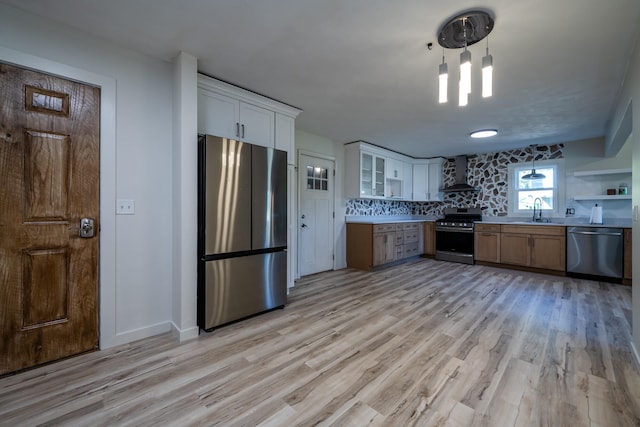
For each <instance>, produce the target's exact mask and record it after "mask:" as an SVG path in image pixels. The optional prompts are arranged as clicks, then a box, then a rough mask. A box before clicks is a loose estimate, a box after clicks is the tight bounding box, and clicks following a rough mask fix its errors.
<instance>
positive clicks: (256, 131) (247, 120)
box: [240, 102, 275, 148]
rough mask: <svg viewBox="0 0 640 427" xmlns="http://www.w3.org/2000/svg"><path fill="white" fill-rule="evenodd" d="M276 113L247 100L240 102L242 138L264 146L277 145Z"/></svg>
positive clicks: (272, 146)
mask: <svg viewBox="0 0 640 427" xmlns="http://www.w3.org/2000/svg"><path fill="white" fill-rule="evenodd" d="M274 122H275V113H274V112H273V111H269V110H267V109H265V108H262V107H257V106H255V105H252V104H247V103H245V102H241V103H240V139H242V140H243V141H246V142H249V143H251V144H256V145H262V146H263V147H270V148H274V147H275V143H274V141H275V130H274Z"/></svg>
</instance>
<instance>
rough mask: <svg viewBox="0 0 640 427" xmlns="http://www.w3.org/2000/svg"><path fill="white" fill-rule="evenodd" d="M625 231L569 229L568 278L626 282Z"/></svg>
mask: <svg viewBox="0 0 640 427" xmlns="http://www.w3.org/2000/svg"><path fill="white" fill-rule="evenodd" d="M622 244H623V233H622V229H621V228H604V227H568V228H567V274H568V275H588V276H600V277H609V278H614V279H621V278H622V250H623V249H622Z"/></svg>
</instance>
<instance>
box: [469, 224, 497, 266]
mask: <svg viewBox="0 0 640 427" xmlns="http://www.w3.org/2000/svg"><path fill="white" fill-rule="evenodd" d="M474 245H475V248H474V254H473V257H474V259H475V260H476V261H486V262H495V263H499V262H500V233H494V232H487V231H476V232H475V239H474Z"/></svg>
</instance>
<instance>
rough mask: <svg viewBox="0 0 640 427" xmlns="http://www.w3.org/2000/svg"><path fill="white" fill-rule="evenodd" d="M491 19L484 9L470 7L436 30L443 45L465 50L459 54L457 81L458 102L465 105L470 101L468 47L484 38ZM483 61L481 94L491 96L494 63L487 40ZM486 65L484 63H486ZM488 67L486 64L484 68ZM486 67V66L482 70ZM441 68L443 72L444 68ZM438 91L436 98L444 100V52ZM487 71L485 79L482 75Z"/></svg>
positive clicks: (490, 24) (491, 23)
mask: <svg viewBox="0 0 640 427" xmlns="http://www.w3.org/2000/svg"><path fill="white" fill-rule="evenodd" d="M493 24H494V20H493V18H492V17H491V16H490V15H489V14H488V13H487V12H484V11H469V12H465V13H462V14H459V15H457V16H455V17H453V18H451V19H450V20H448V21H447V22H446V23H445V24H444V25H443V26H442V27H441V29H440V31H439V32H438V43H439V44H440V46H442V47H443V48H446V49H460V48H464V51H463V52H462V53H461V54H460V80H459V82H458V105H459V106H465V105H467V103H468V101H469V94H470V93H471V80H472V79H471V52H470V51H469V50H468V49H467V48H468V46H471V45H473V44H475V43H477V42H479V41H480V40H482V39H484V38H485V37H487V35H489V33H490V32H491V30H493ZM482 65H483V83H482V93H483V97H487V96H491V92H492V89H491V86H492V84H491V83H492V82H491V70H492V67H493V57H492V56H491V55H489V48H488V44H487V56H485V57H483V58H482ZM485 66H486V67H485ZM487 67H488V68H487ZM485 68H487V70H486V71H485ZM443 69H444V72H443ZM439 71H440V72H439V91H438V94H439V95H438V102H439V103H445V102H447V96H446V92H447V89H446V88H443V85H444V84H447V83H448V80H446V79H445V78H443V75H447V78H448V73H447V71H448V70H446V62H445V59H444V53H443V56H442V64H440V69H439ZM485 75H487V76H488V77H487V79H485V78H484V76H485Z"/></svg>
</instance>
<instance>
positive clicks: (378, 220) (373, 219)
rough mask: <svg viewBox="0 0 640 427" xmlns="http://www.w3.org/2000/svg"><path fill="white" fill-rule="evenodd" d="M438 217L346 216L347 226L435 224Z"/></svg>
mask: <svg viewBox="0 0 640 427" xmlns="http://www.w3.org/2000/svg"><path fill="white" fill-rule="evenodd" d="M437 219H438V217H436V216H433V215H377V216H370V215H363V216H346V217H345V222H346V223H347V224H388V223H394V224H395V223H398V222H435V220H437Z"/></svg>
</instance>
